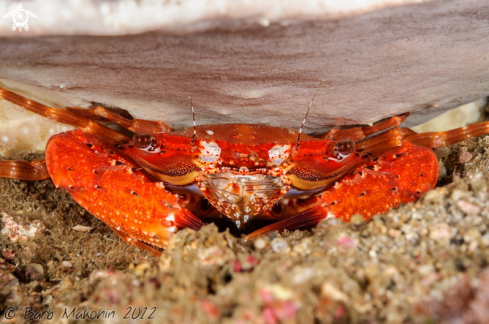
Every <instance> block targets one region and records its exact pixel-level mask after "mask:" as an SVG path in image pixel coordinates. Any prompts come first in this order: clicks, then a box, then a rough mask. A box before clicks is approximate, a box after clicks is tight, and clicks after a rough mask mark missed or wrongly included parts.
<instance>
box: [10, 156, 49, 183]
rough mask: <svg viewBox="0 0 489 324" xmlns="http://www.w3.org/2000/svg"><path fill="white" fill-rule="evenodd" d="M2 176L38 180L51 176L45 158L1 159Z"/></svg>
mask: <svg viewBox="0 0 489 324" xmlns="http://www.w3.org/2000/svg"><path fill="white" fill-rule="evenodd" d="M0 178H8V179H19V180H29V181H38V180H46V179H48V178H49V174H48V170H47V167H46V162H45V161H44V160H39V161H33V162H27V161H0Z"/></svg>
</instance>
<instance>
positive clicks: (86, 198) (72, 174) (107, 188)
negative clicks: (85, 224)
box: [46, 130, 204, 254]
mask: <svg viewBox="0 0 489 324" xmlns="http://www.w3.org/2000/svg"><path fill="white" fill-rule="evenodd" d="M46 165H47V169H48V171H49V174H50V175H51V178H52V180H53V183H54V184H55V186H56V187H58V188H63V189H65V190H67V191H68V193H69V194H70V195H71V196H72V197H73V198H74V199H75V201H76V202H77V203H78V204H80V205H81V206H82V207H83V208H85V209H86V210H87V211H88V212H90V213H91V214H92V215H94V216H95V217H97V218H99V219H100V220H102V221H103V222H104V223H106V224H107V225H108V226H109V227H111V228H112V229H113V230H114V232H116V233H117V234H118V235H119V236H120V237H121V238H122V239H123V240H125V241H126V242H128V243H130V244H132V245H135V246H138V247H142V248H146V249H147V250H149V251H150V252H151V253H153V254H159V252H158V250H157V249H155V248H154V247H156V248H164V247H166V245H167V243H168V239H169V237H170V236H171V235H172V234H173V233H175V232H176V231H177V230H178V229H179V228H186V227H188V228H192V229H195V230H198V229H200V228H201V227H202V226H203V225H204V223H203V222H202V221H201V220H200V219H198V218H197V217H196V216H194V215H193V214H192V213H191V212H189V211H188V210H187V209H185V208H182V207H181V206H180V204H179V198H178V196H177V195H175V194H172V193H170V192H168V191H167V190H166V189H165V188H164V186H163V185H162V183H161V182H160V183H155V182H152V181H151V180H150V179H148V177H146V176H145V175H144V174H143V173H142V172H141V171H140V170H139V169H138V166H137V165H135V164H133V163H131V161H128V160H125V159H123V158H121V157H120V156H119V155H118V154H117V150H116V151H115V152H114V151H113V150H112V148H109V147H107V146H106V145H105V144H104V143H103V142H102V141H100V140H99V139H97V138H96V137H95V136H92V135H90V134H84V133H83V132H82V131H80V130H76V131H74V132H72V131H70V132H66V133H62V134H58V135H55V136H53V137H52V138H51V139H50V140H49V142H48V145H47V147H46ZM147 245H151V246H154V247H151V246H150V247H146V246H147Z"/></svg>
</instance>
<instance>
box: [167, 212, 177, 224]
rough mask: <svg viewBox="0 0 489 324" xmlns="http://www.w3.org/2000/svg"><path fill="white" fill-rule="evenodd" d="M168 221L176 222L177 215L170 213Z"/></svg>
mask: <svg viewBox="0 0 489 324" xmlns="http://www.w3.org/2000/svg"><path fill="white" fill-rule="evenodd" d="M165 219H166V220H167V221H172V222H175V215H174V214H173V213H169V214H168V216H166V217H165Z"/></svg>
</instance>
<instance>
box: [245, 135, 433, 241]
mask: <svg viewBox="0 0 489 324" xmlns="http://www.w3.org/2000/svg"><path fill="white" fill-rule="evenodd" d="M420 170H423V171H420ZM437 180H438V161H437V160H436V156H435V154H434V153H433V151H432V150H431V149H429V148H425V147H419V146H415V145H413V144H411V143H408V142H406V143H404V144H403V145H402V146H400V147H396V148H392V149H390V150H388V151H385V152H384V153H382V154H378V155H377V156H373V159H372V160H371V161H370V162H368V163H365V164H363V165H360V166H358V167H356V168H354V169H353V170H351V172H349V173H348V174H347V175H345V176H344V177H343V178H342V179H341V180H339V181H338V182H336V183H335V185H334V186H333V187H331V188H329V189H328V190H326V191H325V192H323V193H322V194H321V195H319V196H316V197H312V198H310V199H309V200H308V201H306V202H304V204H301V206H302V207H301V209H303V210H301V209H297V210H296V212H297V214H295V215H292V216H290V217H288V218H286V219H283V220H281V221H278V222H276V223H273V224H271V225H268V226H266V227H264V228H262V229H260V230H258V231H255V232H253V233H251V234H249V235H248V236H247V238H249V239H251V238H254V237H256V236H258V235H262V234H266V233H269V232H271V231H275V230H284V229H287V230H294V229H298V228H301V227H310V226H313V225H315V224H317V223H319V222H320V221H321V220H323V219H325V218H332V217H337V218H342V219H343V220H345V221H349V220H350V218H351V216H353V215H355V214H360V215H362V216H363V217H364V218H365V219H366V220H369V219H370V218H371V217H372V216H373V215H376V214H380V213H384V212H386V211H388V210H389V209H390V208H391V207H396V206H398V205H399V204H400V203H408V202H410V201H415V200H417V199H418V198H419V196H420V195H422V194H423V193H425V192H426V191H428V190H430V189H433V188H434V187H435V185H436V181H437ZM298 206H299V205H298Z"/></svg>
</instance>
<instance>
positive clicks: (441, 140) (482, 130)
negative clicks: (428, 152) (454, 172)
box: [402, 122, 489, 148]
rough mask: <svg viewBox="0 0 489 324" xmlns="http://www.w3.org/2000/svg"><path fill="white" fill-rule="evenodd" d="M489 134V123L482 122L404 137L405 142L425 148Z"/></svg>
mask: <svg viewBox="0 0 489 324" xmlns="http://www.w3.org/2000/svg"><path fill="white" fill-rule="evenodd" d="M487 134H489V122H482V123H477V124H473V125H470V126H465V127H460V128H455V129H452V130H449V131H445V132H429V133H421V134H416V133H414V134H410V135H408V136H405V137H403V139H402V141H403V142H410V143H413V144H416V145H419V146H425V147H430V148H434V147H440V146H447V145H451V144H455V143H458V142H462V141H464V140H466V139H468V138H473V137H479V136H482V135H487Z"/></svg>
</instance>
